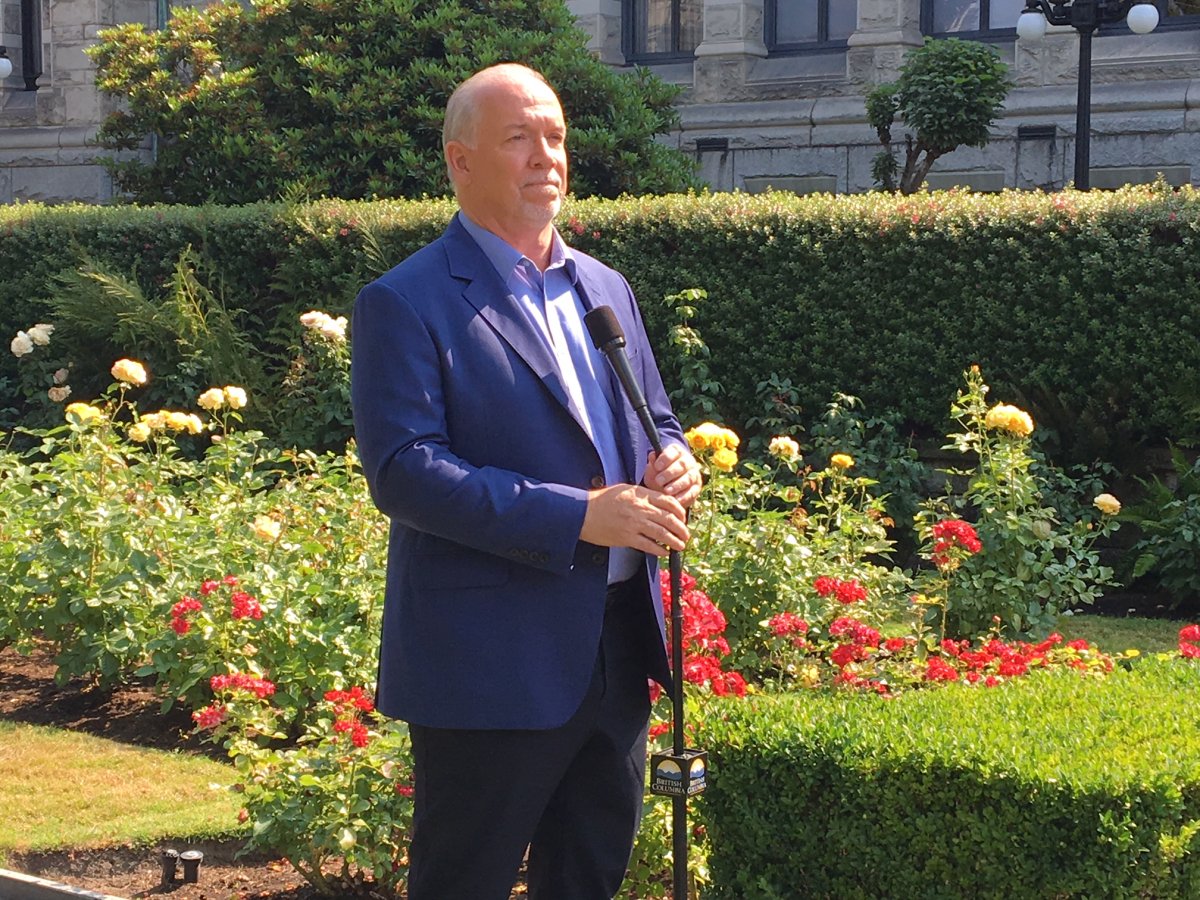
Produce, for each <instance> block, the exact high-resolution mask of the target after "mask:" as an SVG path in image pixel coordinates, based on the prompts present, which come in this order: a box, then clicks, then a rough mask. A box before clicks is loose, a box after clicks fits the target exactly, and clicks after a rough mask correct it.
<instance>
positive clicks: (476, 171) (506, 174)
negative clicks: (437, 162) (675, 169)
mask: <svg viewBox="0 0 1200 900" xmlns="http://www.w3.org/2000/svg"><path fill="white" fill-rule="evenodd" d="M477 102H478V106H477V107H476V108H477V113H476V119H475V133H474V135H473V140H472V142H471V143H472V146H467V145H466V144H464V143H460V142H457V141H454V142H451V145H450V147H448V152H449V153H450V155H451V164H452V166H453V164H454V160H455V159H456V158H457V159H460V160H461V167H460V168H458V170H457V181H458V198H459V203H460V204H461V205H462V207H463V209H464V210H465V211H466V213H467V215H469V216H471V218H473V219H475V220H476V221H478V222H479V223H480V224H481V225H484V226H485V227H489V226H492V225H495V226H499V227H500V228H501V229H502V230H505V231H507V230H526V229H529V228H530V227H536V228H539V229H540V228H544V227H545V226H548V225H549V224H550V222H551V221H552V220H553V219H554V217H555V216H556V215H557V214H558V210H559V207H560V206H562V200H563V197H564V196H565V195H566V193H567V144H566V139H567V126H566V123H565V122H564V121H563V113H562V107H561V106H560V105H559V103H558V98H557V97H556V96H555V95H554V92H553V91H552V90H551V89H550V88H549V87H547V86H546V85H544V84H542V83H541V82H540V81H537V80H536V79H534V78H531V77H515V78H507V79H503V80H497V82H496V83H494V84H489V85H487V86H486V87H484V88H482V89H481V94H480V96H479V97H478V101H477Z"/></svg>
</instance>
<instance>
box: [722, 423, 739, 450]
mask: <svg viewBox="0 0 1200 900" xmlns="http://www.w3.org/2000/svg"><path fill="white" fill-rule="evenodd" d="M741 443H742V439H741V438H740V437H738V436H737V434H736V433H735V432H733V431H730V430H729V429H728V428H722V429H721V446H723V447H728V448H729V449H730V450H736V449H737V448H738V445H740V444H741Z"/></svg>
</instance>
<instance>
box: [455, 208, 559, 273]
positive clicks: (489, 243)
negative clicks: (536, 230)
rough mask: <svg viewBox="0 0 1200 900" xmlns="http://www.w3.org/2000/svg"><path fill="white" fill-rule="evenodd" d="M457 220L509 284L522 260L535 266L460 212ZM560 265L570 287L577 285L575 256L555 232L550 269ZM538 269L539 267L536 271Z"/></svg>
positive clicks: (551, 248)
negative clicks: (564, 271) (568, 280)
mask: <svg viewBox="0 0 1200 900" xmlns="http://www.w3.org/2000/svg"><path fill="white" fill-rule="evenodd" d="M458 220H459V221H460V222H461V223H462V226H463V228H465V229H466V230H467V234H469V235H471V237H472V238H474V239H475V243H477V244H478V245H479V249H480V250H482V251H483V255H484V256H486V257H487V258H488V261H489V262H490V263H491V264H492V266H493V267H495V269H496V271H497V272H498V273H500V277H501V278H502V279H503V280H504V282H505V283H506V284H507V283H508V280H509V278H510V277H511V276H512V273H513V270H514V269H516V268H517V266H518V265H519V264H520V263H521V261H522V260H525V261H528V262H529V264H530V265H531V266H532V265H533V262H532V261H531V260H529V258H528V257H526V256H525V255H524V254H523V253H521V251H520V250H518V249H517V248H516V247H514V246H512V244H510V243H509V242H508V241H506V240H504V238H502V237H500V236H499V235H496V234H493V233H492V232H490V231H488V230H487V229H486V228H484V227H483V226H482V225H479V224H477V223H476V222H474V221H472V220H471V217H470V216H468V215H467V214H466V213H465V212H463V211H462V210H461V209H460V210H459V211H458ZM559 265H561V266H562V267H563V268H564V269H565V270H566V273H567V278H568V279H570V281H571V284H575V282H576V279H577V275H576V265H577V264H576V262H575V254H574V253H572V252H571V248H570V247H568V246H567V244H566V242H565V241H564V240H563V239H562V236H561V235H559V233H558V229H557V228H555V229H554V232H553V234H552V236H551V239H550V266H549V267H548V269H547V271H549V269H553V268H554V267H556V266H559ZM535 268H536V267H535Z"/></svg>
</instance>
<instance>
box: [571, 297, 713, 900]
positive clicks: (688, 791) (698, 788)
mask: <svg viewBox="0 0 1200 900" xmlns="http://www.w3.org/2000/svg"><path fill="white" fill-rule="evenodd" d="M584 324H585V325H587V329H588V333H589V334H590V335H591V338H592V343H593V344H595V345H596V348H597V349H598V350H600V351H601V352H602V353H603V354H604V355H605V356H606V357H607V358H608V361H609V363H610V364H611V365H612V367H613V370H614V371H615V372H616V375H617V380H619V381H620V382H621V387H622V388H623V389H624V391H625V395H626V396H627V397H628V398H629V402H630V405H632V406H633V409H634V411H635V412H636V413H637V416H638V420H639V421H640V422H641V424H642V428H643V429H644V430H645V432H646V437H647V438H649V440H650V446H651V447H653V448H654V452H655V453H659V454H661V453H662V452H663V444H662V438H661V436H660V435H659V433H658V426H657V425H656V424H655V422H654V417H653V416H651V415H650V410H649V407H648V406H647V404H646V398H645V396H644V395H643V393H642V388H641V385H640V384H639V383H638V381H637V378H636V377H635V376H634V374H633V369H632V367H631V366H630V365H629V357H628V355H627V354H626V353H625V334H624V332H623V331H622V330H621V325H620V323H619V322H618V321H617V317H616V315H615V314H614V313H613V311H612V310H611V309H610V308H609V307H607V306H599V307H596V308H595V309H593V310H592V311H591V312H589V313H587V315H585V316H584ZM667 565H668V568H669V571H670V577H671V680H672V682H673V683H672V689H673V690H672V696H671V709H672V721H673V724H674V729H673V731H674V735H673V736H674V741H673V744H672V752H671V753H654V754H651V756H650V793H652V794H658V795H661V796H665V797H670V798H671V804H672V808H671V813H672V816H671V844H672V849H671V856H672V858H673V859H672V862H673V867H672V868H673V875H674V887H673V890H672V897H673V898H674V900H686V898H687V896H688V831H687V800H688V797H690V796H692V795H693V794H699V793H700V792H702V791H703V790H704V788H705V787H706V786H707V781H706V778H707V769H708V754H707V753H706V752H704V751H703V750H696V749H689V748H688V747H687V746H686V745H685V743H684V734H683V684H684V678H683V600H682V597H683V554H682V553H680V552H679V551H678V550H672V551H671V552H670V554H669V556H668V560H667Z"/></svg>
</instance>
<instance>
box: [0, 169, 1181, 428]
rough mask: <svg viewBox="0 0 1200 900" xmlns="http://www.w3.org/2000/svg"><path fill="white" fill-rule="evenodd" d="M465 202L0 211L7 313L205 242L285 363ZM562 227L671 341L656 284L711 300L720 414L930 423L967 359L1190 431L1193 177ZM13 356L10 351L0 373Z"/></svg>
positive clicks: (663, 205) (636, 207) (31, 317)
mask: <svg viewBox="0 0 1200 900" xmlns="http://www.w3.org/2000/svg"><path fill="white" fill-rule="evenodd" d="M453 209H454V206H453V204H452V202H450V201H446V200H436V201H424V202H379V203H349V202H343V201H326V202H321V203H317V204H312V205H298V206H292V205H283V204H278V205H254V206H246V207H238V208H219V207H198V208H187V207H163V208H131V207H110V208H99V207H81V206H67V207H57V208H47V207H41V206H35V205H16V206H7V207H0V272H2V273H3V277H2V278H0V327H2V328H3V329H4V330H5V333H7V334H8V335H10V336H11V335H12V334H15V331H16V330H17V329H18V328H25V327H28V325H30V324H32V323H33V322H35V321H44V320H45V318H46V316H47V312H46V300H47V297H48V296H49V295H50V293H51V292H52V291H53V290H54V288H53V287H52V282H51V277H52V276H53V275H54V274H55V273H56V272H59V271H61V270H63V269H66V268H70V267H73V266H75V265H77V264H78V263H79V261H80V260H81V259H82V258H83V257H85V256H86V257H88V258H90V259H91V260H92V261H93V262H94V263H96V264H99V265H101V266H105V267H109V268H112V269H115V270H117V271H120V272H124V273H132V272H136V273H137V277H138V278H139V279H140V280H141V281H142V282H143V283H144V284H146V285H147V286H150V287H152V286H153V285H154V284H155V283H156V282H159V281H161V279H163V278H164V277H166V276H167V275H168V274H169V272H170V270H171V267H172V265H173V264H174V262H175V261H176V259H177V258H178V255H179V253H180V251H181V250H182V249H183V248H185V247H186V246H189V245H192V246H194V247H195V248H196V249H197V250H199V251H200V253H201V254H202V255H203V256H204V257H206V258H207V259H209V260H212V261H214V262H215V264H216V266H217V268H218V270H219V271H220V273H221V282H222V286H223V294H224V296H225V298H226V301H227V302H228V303H229V304H230V305H232V306H234V307H236V308H239V309H242V310H245V311H246V314H247V317H246V322H247V325H248V327H249V326H252V327H253V328H254V330H255V332H256V334H257V336H258V337H259V339H260V341H261V344H262V346H263V349H264V350H265V351H267V352H268V353H271V354H274V355H276V356H277V357H278V359H277V362H276V367H275V369H274V375H275V376H276V377H279V376H281V375H282V373H283V370H284V364H285V360H284V359H283V356H284V354H285V350H286V348H287V346H288V345H289V343H293V342H294V341H295V340H296V338H297V336H298V334H299V325H298V323H297V322H296V320H295V319H296V315H297V314H298V313H300V312H303V311H305V310H307V309H311V308H318V309H324V310H326V311H328V312H330V313H332V314H346V313H347V312H348V311H349V309H350V306H351V304H352V302H353V298H354V295H355V293H356V291H357V289H358V287H359V286H360V285H361V284H362V283H364V282H365V281H366V280H368V279H369V278H370V277H372V275H373V274H374V273H375V272H377V271H379V270H381V269H384V268H387V267H388V266H389V265H390V264H393V263H395V262H397V261H399V260H400V259H402V258H403V257H404V256H405V255H407V254H408V253H410V252H412V251H413V250H414V249H416V248H417V247H419V246H421V245H422V244H424V243H426V242H427V241H428V240H430V239H431V238H432V237H434V236H435V235H436V234H438V233H439V232H440V230H441V228H442V227H443V226H444V224H445V222H446V220H447V219H448V218H449V216H450V215H451V214H452V212H453ZM560 222H561V227H562V229H563V231H564V233H565V234H566V235H567V236H568V239H569V240H570V241H571V242H572V243H574V244H575V245H576V246H578V247H580V248H581V249H583V250H586V251H588V252H590V253H592V254H594V255H596V256H598V257H600V258H601V259H603V260H605V261H606V262H608V263H610V264H612V265H613V266H615V267H616V268H618V269H620V270H621V271H622V272H624V273H626V274H627V276H628V277H629V279H630V281H631V283H632V285H633V287H634V289H635V291H636V292H637V294H638V295H639V297H640V299H641V301H642V306H643V309H644V312H645V317H646V320H647V324H648V327H649V329H650V331H651V335H652V337H653V338H654V339H655V340H656V342H657V343H658V345H659V346H660V347H662V348H665V346H666V336H667V330H668V328H669V326H670V325H671V324H672V315H673V314H672V312H671V311H670V310H669V309H667V307H666V306H665V304H663V303H662V302H661V301H662V298H663V297H664V296H666V295H668V294H671V293H675V292H677V291H679V290H681V289H684V288H688V287H703V288H705V289H706V290H707V291H708V292H709V298H708V299H707V300H706V301H704V302H702V303H701V305H700V307H699V312H698V314H697V318H696V320H695V323H694V324H695V325H696V326H697V327H698V328H699V330H700V332H701V334H702V335H703V337H704V338H705V340H706V341H707V342H708V344H709V345H710V347H711V349H712V352H713V355H712V360H711V364H712V370H713V376H714V377H715V378H716V379H717V380H718V381H720V382H722V383H723V384H724V386H725V388H726V391H727V394H726V396H725V397H724V398H723V399H722V401H721V402H722V404H723V408H722V412H723V414H724V417H725V419H726V421H727V423H728V424H731V425H734V426H741V425H742V424H743V423H744V422H745V421H746V420H747V419H748V418H750V417H752V416H755V415H758V414H760V413H761V411H762V410H761V401H760V400H759V399H758V398H757V397H756V390H755V386H756V384H757V383H758V382H760V381H762V380H764V379H765V378H766V377H767V376H768V375H769V374H771V373H776V374H778V375H780V376H782V377H786V378H789V379H791V381H792V382H793V384H795V385H797V386H798V388H799V391H800V394H801V402H802V404H803V406H804V407H805V409H806V411H807V413H808V414H809V415H811V416H814V417H815V416H816V415H817V414H818V413H819V412H820V411H821V410H822V409H823V406H824V404H825V403H826V402H827V401H828V400H829V398H830V396H831V395H832V393H833V392H834V391H844V392H847V393H852V394H856V395H858V396H860V397H862V398H863V399H864V400H865V401H866V404H867V408H868V410H871V411H873V412H888V411H899V412H900V413H901V414H902V415H903V416H904V417H905V418H906V419H907V420H908V421H909V422H911V423H913V424H914V425H916V426H919V427H927V428H928V429H930V430H932V431H935V432H938V433H940V431H941V427H942V425H943V424H944V419H945V415H946V410H947V408H948V401H949V399H950V398H951V397H952V396H953V394H954V391H955V389H956V387H957V386H958V383H959V381H960V375H961V372H962V370H963V369H964V368H965V367H966V366H967V365H969V364H971V363H978V364H980V365H981V366H982V367H983V369H984V372H985V374H986V375H987V376H988V378H989V381H990V383H992V385H993V386H994V388H995V389H996V396H998V397H999V396H1002V395H1003V396H1005V397H1008V398H1009V399H1012V397H1013V395H1014V393H1015V392H1019V395H1020V396H1025V395H1027V394H1030V393H1031V392H1041V395H1042V396H1046V397H1050V398H1053V400H1054V401H1055V403H1056V404H1061V406H1062V408H1063V409H1066V410H1069V411H1074V412H1075V413H1078V414H1082V412H1084V411H1085V410H1090V411H1091V412H1092V414H1093V415H1092V419H1093V420H1097V419H1098V420H1100V421H1103V420H1104V418H1105V417H1107V418H1108V419H1109V420H1111V421H1120V423H1121V424H1122V426H1123V427H1128V428H1131V429H1132V431H1133V433H1134V434H1135V435H1137V436H1140V437H1151V438H1161V437H1163V436H1169V437H1174V438H1179V437H1186V436H1187V435H1186V434H1181V430H1182V429H1183V428H1184V427H1185V426H1184V424H1183V423H1184V422H1185V420H1186V413H1187V411H1188V410H1189V409H1191V408H1193V407H1194V405H1195V402H1196V397H1197V393H1196V391H1197V388H1196V385H1198V384H1200V341H1198V339H1197V329H1196V315H1197V309H1200V194H1198V193H1197V192H1196V191H1195V190H1194V189H1191V188H1185V189H1182V190H1180V191H1171V190H1170V189H1167V188H1165V187H1163V186H1161V185H1160V186H1156V187H1151V188H1131V189H1126V190H1123V191H1118V192H1114V193H1104V192H1092V193H1076V192H1064V193H1059V194H1042V193H1037V192H1027V193H1022V192H1015V191H1010V192H1005V193H1003V194H999V195H978V194H968V193H954V192H950V193H934V194H919V195H914V196H910V197H900V196H892V195H889V194H867V195H860V196H839V197H834V196H828V195H823V196H815V197H795V196H793V195H790V194H767V195H760V196H749V195H744V194H717V195H703V196H673V197H657V198H636V199H622V200H617V201H603V200H591V201H581V202H575V203H572V204H570V205H569V206H568V207H567V208H566V210H565V211H564V214H563V216H562V217H561V220H560ZM127 352H129V353H131V354H136V353H137V348H127ZM664 355H665V354H664ZM14 365H15V360H14V359H13V358H12V357H11V356H10V355H8V354H3V356H2V357H0V378H3V377H5V376H9V377H11V375H12V374H13V370H14V369H13V367H14ZM1181 386H1182V389H1181ZM3 405H4V404H3V403H0V406H3Z"/></svg>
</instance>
